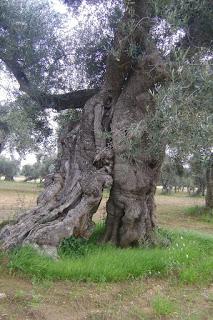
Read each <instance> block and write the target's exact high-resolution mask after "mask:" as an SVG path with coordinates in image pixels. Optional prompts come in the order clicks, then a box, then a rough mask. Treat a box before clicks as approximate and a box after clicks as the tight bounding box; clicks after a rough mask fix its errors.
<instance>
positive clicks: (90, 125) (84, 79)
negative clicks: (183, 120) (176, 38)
mask: <svg viewBox="0 0 213 320" xmlns="http://www.w3.org/2000/svg"><path fill="white" fill-rule="evenodd" d="M25 2H26V1H25ZM65 2H66V3H68V5H69V6H71V7H72V6H74V11H73V14H77V15H78V14H80V13H79V12H80V11H79V10H81V2H82V1H65ZM163 2H164V1H162V2H160V3H159V7H156V4H157V2H155V1H153V2H150V1H146V0H135V1H114V2H110V1H104V5H103V4H102V3H100V4H98V1H88V4H87V6H91V11H92V8H93V12H95V11H96V10H97V11H98V8H101V9H100V10H102V11H103V13H104V14H103V16H102V18H103V20H101V24H100V25H95V22H94V25H93V29H95V30H96V31H95V33H94V34H95V35H94V34H92V32H91V30H90V32H91V33H90V36H89V37H88V25H87V27H85V30H84V31H85V34H86V35H85V34H84V33H82V35H81V37H78V38H75V41H74V42H72V41H70V43H72V45H73V46H74V45H76V46H79V48H77V49H76V51H75V50H74V49H75V48H74V47H73V51H74V53H75V55H74V57H73V56H72V57H71V58H70V57H68V62H67V60H66V58H67V55H66V54H65V55H64V52H63V46H61V43H59V42H57V34H58V30H54V29H57V27H56V26H57V21H56V20H55V19H56V18H55V15H51V16H50V17H51V18H49V17H48V16H47V11H45V10H44V3H42V1H41V2H40V1H38V4H33V6H34V7H35V9H36V10H34V11H35V12H38V8H39V10H40V11H39V12H40V14H39V15H36V16H35V15H33V11H32V3H31V1H27V4H29V5H28V6H27V7H25V9H23V7H21V8H22V10H23V16H22V20H20V18H19V17H18V18H17V15H16V14H15V13H14V12H13V10H14V8H13V6H14V1H13V0H11V1H5V2H3V9H4V10H5V11H8V12H9V13H10V14H11V12H12V17H13V19H14V20H15V25H16V27H17V26H18V28H17V29H14V28H13V26H12V25H11V23H10V20H8V19H7V16H6V15H5V14H2V15H1V17H0V22H1V29H0V30H1V34H0V36H1V38H0V39H1V42H2V44H3V46H2V48H3V49H1V51H0V59H1V61H2V63H3V64H4V65H5V66H6V67H7V69H8V70H9V71H10V72H11V73H12V74H13V76H14V77H15V78H16V80H17V81H18V83H19V85H20V89H21V91H22V92H24V93H25V94H26V95H28V96H29V97H31V99H33V100H34V101H35V102H36V103H37V104H38V105H39V106H40V109H47V108H53V109H55V110H58V111H60V110H64V109H68V108H73V109H76V110H77V111H76V112H77V115H78V116H77V117H73V118H72V117H71V118H70V121H68V122H67V125H66V126H65V127H64V128H63V130H61V132H60V135H59V141H58V161H57V170H56V172H55V173H54V174H51V175H49V176H47V179H46V181H45V190H44V192H43V193H42V194H41V195H40V196H39V198H38V205H37V207H36V208H34V209H33V210H31V211H30V212H28V213H25V214H23V215H21V216H20V217H18V219H17V222H16V224H14V225H8V226H6V227H4V228H3V229H2V230H1V232H0V239H1V240H2V247H3V248H4V249H9V248H12V247H14V246H15V245H20V244H25V243H33V244H37V245H38V246H40V247H43V248H45V247H46V246H52V247H57V246H58V244H59V243H60V241H61V240H62V239H64V238H66V237H69V236H71V235H74V236H77V237H79V236H80V237H86V238H87V237H89V236H90V234H91V232H92V227H93V224H94V223H93V221H92V217H93V214H94V213H95V212H96V210H97V209H98V206H99V204H100V201H101V198H102V191H103V189H104V188H105V187H108V188H109V187H110V195H109V200H108V202H107V219H106V230H105V234H104V238H103V241H106V242H107V241H110V242H112V243H114V244H116V245H120V246H122V247H126V246H130V245H137V244H138V243H139V242H144V241H145V242H147V241H148V242H152V241H153V240H154V229H155V204H154V194H155V189H156V184H157V181H158V177H159V173H160V168H161V164H162V161H163V158H164V152H165V147H166V144H167V143H168V132H167V133H166V134H165V130H164V124H165V123H164V122H163V121H161V120H162V115H164V114H163V110H165V109H166V110H167V111H168V103H167V105H166V107H165V104H163V103H162V101H161V99H158V98H157V97H158V92H160V95H159V96H160V98H161V97H162V95H163V94H164V91H163V90H164V89H165V90H167V89H168V87H169V85H168V84H166V83H168V82H169V81H173V82H174V81H176V80H174V78H173V75H174V73H175V72H176V73H177V74H178V72H179V71H178V69H177V68H176V67H175V71H174V72H173V73H171V72H170V71H171V68H170V64H168V65H167V63H166V60H165V57H164V56H165V54H164V56H163V54H160V53H159V48H160V47H162V41H159V43H158V44H157V45H156V41H155V39H154V38H155V36H156V31H155V29H156V26H157V24H159V23H160V22H159V21H162V18H163V17H162V12H163V11H162V10H161V9H162V8H161V5H162V4H163ZM8 3H9V5H8ZM20 3H21V1H20ZM94 3H96V6H97V7H94V6H95V4H94ZM109 3H110V4H109ZM117 4H118V7H116V5H117ZM165 4H167V5H168V10H169V8H170V11H171V12H172V11H173V7H174V4H173V1H171V3H170V2H169V1H168V2H167V1H166V2H165ZM15 5H19V4H17V3H15ZM99 5H100V7H98V6H99ZM1 6H2V5H1ZM37 6H38V7H37ZM94 8H96V10H94ZM107 9H108V15H107ZM157 9H158V10H157ZM177 9H178V10H179V9H180V8H177ZM181 9H182V8H181ZM48 10H49V9H48ZM116 10H117V11H116ZM112 11H113V14H112ZM178 12H179V14H181V15H184V13H185V11H184V10H183V12H181V10H179V11H178ZM157 14H158V19H159V20H158V19H157V17H156V15H157ZM106 17H110V18H109V21H112V20H113V19H114V20H113V23H112V24H110V23H108V22H106V21H107V19H108V18H106ZM30 19H31V20H32V19H35V21H34V25H37V26H38V25H39V28H38V30H37V31H38V32H36V33H35V32H34V31H35V27H34V26H33V27H32V24H31V20H30ZM47 20H48V21H47ZM95 21H96V24H97V19H95ZM185 21H186V23H188V22H189V19H188V20H187V19H186V20H185ZM41 22H42V23H41ZM45 23H46V24H45ZM46 25H47V26H48V28H46ZM81 25H82V23H81ZM106 26H107V28H106ZM110 26H111V29H110ZM96 27H97V28H96ZM98 28H99V29H98ZM97 29H98V31H97ZM163 29H166V28H164V27H163V26H162V30H163ZM101 30H102V37H100V34H101ZM106 30H108V31H106ZM109 30H111V31H109ZM112 30H113V31H114V37H112ZM192 30H194V29H193V28H192ZM53 31H54V32H53ZM26 35H28V37H26ZM93 35H94V36H93ZM192 36H193V37H194V34H192ZM165 37H166V35H165ZM172 38H173V34H172V36H171V37H170V38H169V39H170V41H169V42H172V40H171V39H172ZM11 39H12V43H13V46H11V45H10V44H9V40H10V43H11ZM79 39H80V40H81V41H84V43H86V44H88V46H87V45H86V46H85V47H86V48H87V50H85V52H86V54H84V50H83V51H82V50H81V48H80V45H79ZM106 39H108V42H107V43H108V49H110V50H108V49H107V50H104V48H105V47H104V45H102V44H103V43H105V41H106ZM95 40H97V43H98V45H97V47H98V49H99V50H98V49H97V50H96V51H95V49H94V48H92V44H93V42H95ZM160 40H162V39H161V38H160ZM89 42H90V43H89ZM67 43H69V41H67V40H66V39H63V41H62V44H64V50H65V51H66V47H67ZM181 45H182V44H181ZM185 45H186V43H184V46H185ZM171 47H172V46H171ZM86 48H85V49H86ZM26 49H27V50H28V51H27V50H26ZM68 49H69V50H68V51H69V52H70V51H71V48H68ZM169 50H170V51H171V48H170V49H169ZM82 52H83V55H82ZM38 53H39V54H38ZM45 55H46V60H45V59H44V56H45ZM64 57H65V58H64ZM88 57H93V58H94V60H93V61H92V62H93V63H94V64H95V65H97V66H98V68H97V70H99V71H100V72H98V71H97V70H96V71H97V74H96V75H95V76H94V73H95V69H94V68H92V67H91V61H89V58H88ZM75 59H76V60H75ZM73 61H74V62H76V66H75V68H74V67H73ZM79 61H81V62H82V61H83V62H82V63H79ZM77 62H78V63H77ZM171 62H173V61H171ZM88 63H89V64H88ZM82 66H83V67H82ZM72 67H73V70H71V69H72ZM62 71H64V73H65V81H64V83H63V85H62V83H61V78H60V77H61V73H62ZM71 71H73V73H74V75H75V77H78V72H79V78H80V82H81V84H83V85H85V87H86V86H87V89H85V88H82V87H80V86H79V87H80V89H79V90H73V89H72V90H71V91H69V92H68V89H70V83H69V81H68V80H69V78H72V77H73V76H72V75H71ZM91 72H92V74H93V76H94V77H93V79H92V80H93V81H89V80H91V79H88V73H90V74H91ZM41 74H42V79H40V75H41ZM50 80H51V81H50ZM88 84H89V85H88ZM91 85H93V86H95V87H91ZM193 85H194V82H193ZM73 86H74V87H76V83H75V85H73ZM161 88H164V89H162V90H160V89H161ZM172 92H173V91H172ZM171 97H172V94H171ZM171 99H172V98H171ZM164 101H167V102H168V101H169V100H166V99H164ZM170 104H171V101H170ZM161 106H162V107H161ZM80 109H82V111H79V110H80ZM169 110H170V109H169ZM159 117H160V121H158V120H159ZM168 119H169V117H168V118H167V120H168ZM170 127H171V126H170ZM159 138H160V139H159Z"/></svg>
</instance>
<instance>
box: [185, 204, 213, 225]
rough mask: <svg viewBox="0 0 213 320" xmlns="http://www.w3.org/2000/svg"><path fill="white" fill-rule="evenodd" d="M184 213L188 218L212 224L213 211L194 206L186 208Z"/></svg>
mask: <svg viewBox="0 0 213 320" xmlns="http://www.w3.org/2000/svg"><path fill="white" fill-rule="evenodd" d="M185 213H186V214H187V215H189V216H193V217H196V218H198V219H199V220H201V221H205V222H208V223H213V209H210V208H206V207H203V206H194V207H190V208H187V209H186V210H185Z"/></svg>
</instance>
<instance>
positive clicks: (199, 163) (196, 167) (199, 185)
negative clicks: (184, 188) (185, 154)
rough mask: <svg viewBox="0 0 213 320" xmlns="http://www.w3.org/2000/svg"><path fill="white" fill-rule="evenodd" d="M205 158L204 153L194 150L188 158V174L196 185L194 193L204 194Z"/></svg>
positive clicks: (206, 161)
mask: <svg viewBox="0 0 213 320" xmlns="http://www.w3.org/2000/svg"><path fill="white" fill-rule="evenodd" d="M207 159H208V157H206V156H205V154H202V153H199V152H196V153H194V154H193V156H192V157H191V159H190V160H189V166H190V175H191V178H192V181H193V184H194V186H195V187H196V192H195V195H202V196H205V189H206V169H207V163H208V160H207Z"/></svg>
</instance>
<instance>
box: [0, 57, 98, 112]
mask: <svg viewBox="0 0 213 320" xmlns="http://www.w3.org/2000/svg"><path fill="white" fill-rule="evenodd" d="M0 58H1V59H2V61H4V63H5V64H6V66H7V67H8V69H9V70H10V71H11V72H12V73H13V75H14V76H15V78H16V80H17V81H18V83H19V85H20V90H21V91H23V92H25V93H26V94H28V95H29V96H30V97H31V98H32V99H33V100H34V101H36V102H37V103H39V104H40V105H41V107H42V108H52V109H55V110H57V111H61V110H65V109H70V108H71V109H79V108H83V107H84V105H85V103H86V102H87V100H88V99H90V98H91V97H92V96H93V95H94V94H96V93H97V92H98V89H84V90H77V91H73V92H69V93H64V94H47V93H45V92H41V91H39V90H37V89H36V88H35V87H33V86H32V84H31V82H30V81H29V79H28V78H27V76H26V74H25V73H24V71H23V68H22V66H21V65H20V63H19V62H18V61H17V60H16V59H7V58H2V57H0Z"/></svg>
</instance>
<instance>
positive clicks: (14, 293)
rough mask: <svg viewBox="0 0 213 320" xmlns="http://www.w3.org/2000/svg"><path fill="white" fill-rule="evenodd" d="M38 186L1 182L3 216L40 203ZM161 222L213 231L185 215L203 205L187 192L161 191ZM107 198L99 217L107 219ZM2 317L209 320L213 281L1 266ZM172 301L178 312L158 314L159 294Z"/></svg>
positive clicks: (0, 217) (16, 319) (0, 214)
mask: <svg viewBox="0 0 213 320" xmlns="http://www.w3.org/2000/svg"><path fill="white" fill-rule="evenodd" d="M38 192H39V188H38V187H37V186H36V185H27V186H26V185H23V184H21V185H18V184H16V185H11V184H10V185H9V184H8V185H3V184H1V183H0V220H4V219H7V218H9V217H11V216H13V215H14V214H16V213H17V212H19V211H20V210H23V209H24V210H27V208H29V207H31V206H33V205H34V204H35V203H36V196H37V194H38ZM156 200H157V201H156V202H157V216H158V218H157V219H158V224H159V225H160V226H164V227H167V228H178V229H187V230H189V229H190V230H196V231H199V232H202V233H208V234H210V233H211V234H213V225H212V224H210V223H207V222H202V221H199V219H198V218H195V217H190V216H187V215H186V214H185V211H184V210H185V208H187V207H191V206H194V205H201V204H203V199H202V198H192V197H188V196H187V195H186V194H177V195H173V196H162V195H157V199H156ZM105 202H106V198H104V199H103V201H102V204H101V208H100V210H99V212H98V213H97V214H96V216H95V219H96V220H97V219H100V218H102V219H103V218H104V216H105ZM0 271H1V272H0V320H83V319H87V320H108V319H109V320H111V319H112V320H117V319H118V320H121V319H122V320H123V319H124V320H129V319H130V320H131V319H132V320H142V319H144V320H155V319H159V320H167V319H171V320H172V319H179V320H210V319H212V314H213V286H189V285H180V284H177V283H176V281H175V280H171V279H164V280H162V279H137V280H131V281H125V282H121V283H111V284H108V283H98V284H96V283H77V282H70V281H60V282H49V281H45V282H42V283H41V282H39V283H38V282H36V281H35V280H34V279H27V278H24V277H23V276H20V275H19V276H18V275H14V274H9V273H5V272H2V269H1V266H0ZM158 297H160V299H163V300H166V301H169V303H170V304H171V305H172V306H173V311H172V313H171V314H169V315H162V314H159V311H158V310H156V308H155V307H154V304H153V301H155V299H156V298H158Z"/></svg>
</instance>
